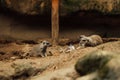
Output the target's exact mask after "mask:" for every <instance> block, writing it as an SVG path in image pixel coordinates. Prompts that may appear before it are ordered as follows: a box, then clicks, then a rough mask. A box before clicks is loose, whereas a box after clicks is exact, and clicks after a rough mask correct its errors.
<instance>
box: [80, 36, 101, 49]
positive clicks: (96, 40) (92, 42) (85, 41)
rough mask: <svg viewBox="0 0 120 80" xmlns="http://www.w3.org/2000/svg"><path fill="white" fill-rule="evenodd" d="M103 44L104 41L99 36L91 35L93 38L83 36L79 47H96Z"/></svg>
mask: <svg viewBox="0 0 120 80" xmlns="http://www.w3.org/2000/svg"><path fill="white" fill-rule="evenodd" d="M102 43H103V40H102V38H101V37H100V36H99V35H91V36H85V35H81V36H80V42H79V46H82V47H85V46H96V45H99V44H102Z"/></svg>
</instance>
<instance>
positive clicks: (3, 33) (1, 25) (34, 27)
mask: <svg viewBox="0 0 120 80" xmlns="http://www.w3.org/2000/svg"><path fill="white" fill-rule="evenodd" d="M46 17H47V18H46ZM50 21H51V20H50V16H28V15H16V14H14V13H0V37H1V38H5V39H27V40H28V39H37V38H50V37H51V23H50Z"/></svg>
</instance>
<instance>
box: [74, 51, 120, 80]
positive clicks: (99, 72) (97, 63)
mask: <svg viewBox="0 0 120 80" xmlns="http://www.w3.org/2000/svg"><path fill="white" fill-rule="evenodd" d="M119 58H120V54H119V53H116V52H109V51H101V50H98V51H95V52H92V53H90V54H88V55H86V56H84V57H83V58H82V59H79V60H78V62H77V63H76V65H75V69H76V71H77V72H78V73H79V74H80V75H81V77H79V78H78V79H77V80H120V77H119V76H120V65H119V64H120V60H119Z"/></svg>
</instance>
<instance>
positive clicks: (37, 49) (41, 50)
mask: <svg viewBox="0 0 120 80" xmlns="http://www.w3.org/2000/svg"><path fill="white" fill-rule="evenodd" d="M49 46H50V43H49V42H48V41H42V42H41V43H40V44H37V45H35V46H34V47H33V49H32V50H31V52H30V53H31V54H30V55H32V56H41V57H46V56H47V54H46V50H47V47H49Z"/></svg>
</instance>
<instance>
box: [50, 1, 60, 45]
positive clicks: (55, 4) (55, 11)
mask: <svg viewBox="0 0 120 80" xmlns="http://www.w3.org/2000/svg"><path fill="white" fill-rule="evenodd" d="M51 16H52V18H51V19H52V20H51V21H52V41H53V45H57V43H58V40H59V39H58V38H59V0H52V14H51Z"/></svg>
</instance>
